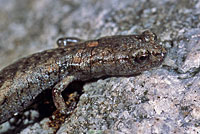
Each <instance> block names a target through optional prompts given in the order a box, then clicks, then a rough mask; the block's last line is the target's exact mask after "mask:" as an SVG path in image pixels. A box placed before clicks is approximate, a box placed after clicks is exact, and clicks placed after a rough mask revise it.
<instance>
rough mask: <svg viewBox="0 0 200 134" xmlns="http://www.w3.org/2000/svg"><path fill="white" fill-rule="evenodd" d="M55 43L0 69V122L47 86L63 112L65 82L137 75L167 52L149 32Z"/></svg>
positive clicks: (160, 60) (23, 107) (157, 63)
mask: <svg viewBox="0 0 200 134" xmlns="http://www.w3.org/2000/svg"><path fill="white" fill-rule="evenodd" d="M57 43H58V46H59V47H58V48H55V49H50V50H46V51H43V52H39V53H35V54H33V55H30V56H28V57H25V58H22V59H20V60H18V61H16V62H15V63H13V64H11V65H9V66H7V67H6V68H4V69H2V70H1V71H0V124H1V123H3V122H5V121H7V120H8V119H10V118H11V117H12V116H13V115H14V114H15V113H17V112H21V111H23V110H24V109H26V108H27V107H28V106H29V105H31V103H32V102H33V101H34V99H35V98H36V96H37V95H38V94H40V93H41V92H42V91H43V90H46V89H49V88H52V93H53V94H52V95H53V99H54V103H55V106H56V107H57V109H58V110H60V112H61V113H67V109H65V103H64V100H63V98H62V96H61V92H62V91H63V90H64V89H65V88H66V87H67V86H68V84H69V83H70V82H72V81H74V80H82V81H86V80H90V79H93V78H100V77H103V76H131V75H135V74H139V73H141V72H143V71H145V70H148V69H151V68H152V67H155V66H159V65H160V64H161V63H162V61H163V60H164V57H165V55H166V49H165V48H164V47H162V46H160V45H158V44H157V43H156V35H155V34H153V33H151V32H150V31H145V32H143V33H142V34H141V35H125V36H124V35H117V36H110V37H103V38H100V39H98V40H90V41H82V40H80V39H78V38H61V39H60V40H58V42H57Z"/></svg>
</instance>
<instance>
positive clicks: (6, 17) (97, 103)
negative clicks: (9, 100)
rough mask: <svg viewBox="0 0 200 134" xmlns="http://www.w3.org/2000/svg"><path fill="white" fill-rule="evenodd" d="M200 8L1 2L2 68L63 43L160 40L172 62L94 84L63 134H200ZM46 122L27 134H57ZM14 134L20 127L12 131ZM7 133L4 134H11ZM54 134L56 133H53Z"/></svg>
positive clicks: (190, 4) (129, 1) (87, 0)
mask: <svg viewBox="0 0 200 134" xmlns="http://www.w3.org/2000/svg"><path fill="white" fill-rule="evenodd" d="M199 13H200V1H190V0H184V1H181V0H177V1H170V0H164V1H159V0H154V1H148V0H142V1H137V0H123V2H122V1H120V0H109V1H108V0H101V1H94V0H82V1H78V0H74V1H59V0H57V1H53V0H34V1H26V0H18V1H17V2H16V1H14V0H0V20H1V21H0V30H1V33H0V68H3V67H4V66H6V65H8V64H10V63H11V62H13V61H14V60H16V59H18V58H21V57H23V56H26V55H29V54H31V53H35V52H38V51H42V50H45V49H49V48H53V47H56V40H57V39H58V38H59V37H62V36H75V37H80V38H83V39H95V38H99V37H101V36H107V35H116V34H135V33H141V32H142V31H144V30H146V29H150V30H152V31H153V32H155V33H156V34H157V35H158V37H159V39H160V40H161V42H162V43H163V45H165V46H166V47H167V49H168V55H167V57H166V60H165V62H164V63H163V65H162V66H160V67H157V68H154V69H152V70H150V71H146V72H144V73H142V74H141V75H138V76H134V77H126V78H124V77H119V78H116V77H111V78H107V79H100V80H98V81H96V82H92V83H87V84H86V85H85V86H84V93H83V94H82V96H81V97H80V100H79V102H78V105H77V108H76V109H75V111H74V112H73V114H72V115H71V116H70V117H68V118H66V120H65V123H63V124H62V126H61V127H60V129H59V130H58V131H57V133H58V134H63V133H70V134H71V133H75V134H76V133H77V134H79V133H80V134H81V133H87V134H97V133H105V134H111V133H114V134H123V133H126V134H134V133H141V134H149V133H163V134H168V133H194V134H197V133H199V132H200V112H199V111H200V101H199V100H200V51H199V50H200V28H199V27H200V15H199ZM46 120H48V119H47V118H45V119H43V120H42V121H41V122H35V123H34V124H33V125H28V126H26V128H25V129H24V130H20V131H21V133H53V131H51V128H48V126H47V125H45V123H46ZM5 126H7V127H8V129H9V131H8V132H11V131H10V129H11V128H12V131H13V132H16V131H15V129H16V128H13V127H12V126H10V125H8V123H5ZM4 128H5V127H0V133H3V132H6V130H5V129H4ZM48 129H49V131H48Z"/></svg>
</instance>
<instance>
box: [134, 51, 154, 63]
mask: <svg viewBox="0 0 200 134" xmlns="http://www.w3.org/2000/svg"><path fill="white" fill-rule="evenodd" d="M149 56H150V54H149V52H148V51H145V52H139V53H137V55H136V57H135V59H134V60H135V62H137V63H139V64H142V63H145V62H146V61H147V60H149Z"/></svg>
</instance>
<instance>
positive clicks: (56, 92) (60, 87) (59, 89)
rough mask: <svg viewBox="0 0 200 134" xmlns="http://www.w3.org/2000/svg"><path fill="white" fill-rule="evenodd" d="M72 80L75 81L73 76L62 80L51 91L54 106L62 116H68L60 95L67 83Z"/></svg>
mask: <svg viewBox="0 0 200 134" xmlns="http://www.w3.org/2000/svg"><path fill="white" fill-rule="evenodd" d="M74 80H75V77H74V76H67V77H66V78H64V79H62V80H61V81H60V82H59V83H57V84H56V85H55V87H54V88H53V89H52V96H53V101H54V104H55V106H56V108H57V109H58V110H59V111H60V113H62V114H68V112H67V107H66V103H65V101H64V99H63V97H62V94H61V93H62V91H63V90H64V89H65V88H66V87H67V86H68V85H69V83H71V82H72V81H74Z"/></svg>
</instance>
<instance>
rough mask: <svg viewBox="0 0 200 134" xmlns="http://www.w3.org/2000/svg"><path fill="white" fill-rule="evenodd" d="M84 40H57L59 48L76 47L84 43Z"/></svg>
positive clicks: (64, 38)
mask: <svg viewBox="0 0 200 134" xmlns="http://www.w3.org/2000/svg"><path fill="white" fill-rule="evenodd" d="M83 41H84V40H82V39H79V38H76V37H63V38H60V39H58V40H57V45H58V47H65V46H69V45H70V46H74V45H76V44H77V43H80V42H83Z"/></svg>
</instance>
